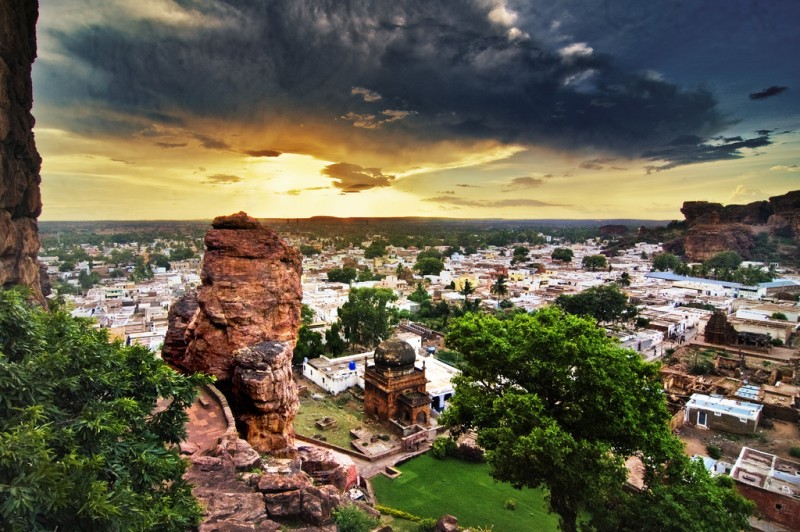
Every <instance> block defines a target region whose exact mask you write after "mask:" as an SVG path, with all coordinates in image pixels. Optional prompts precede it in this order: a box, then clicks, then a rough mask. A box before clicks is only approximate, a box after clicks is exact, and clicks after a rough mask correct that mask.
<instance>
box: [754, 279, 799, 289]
mask: <svg viewBox="0 0 800 532" xmlns="http://www.w3.org/2000/svg"><path fill="white" fill-rule="evenodd" d="M798 285H800V283H798V282H797V281H792V280H791V279H775V280H774V281H770V282H768V283H758V286H760V287H762V288H781V287H783V286H798Z"/></svg>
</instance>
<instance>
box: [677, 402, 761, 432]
mask: <svg viewBox="0 0 800 532" xmlns="http://www.w3.org/2000/svg"><path fill="white" fill-rule="evenodd" d="M762 408H763V406H762V405H759V404H755V403H749V402H747V401H737V400H735V399H727V398H725V397H722V396H721V395H704V394H700V393H695V394H692V396H691V398H690V399H689V402H688V403H686V410H685V412H684V418H683V419H684V422H686V423H693V424H695V425H697V426H698V427H703V428H707V429H713V430H721V431H725V432H734V433H736V434H753V433H755V431H756V429H757V428H758V420H759V418H760V417H761V410H762Z"/></svg>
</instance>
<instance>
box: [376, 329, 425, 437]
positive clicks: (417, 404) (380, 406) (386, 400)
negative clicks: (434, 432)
mask: <svg viewBox="0 0 800 532" xmlns="http://www.w3.org/2000/svg"><path fill="white" fill-rule="evenodd" d="M416 359H417V353H416V352H415V350H414V348H413V347H411V345H409V344H408V342H405V341H403V340H400V339H399V338H390V339H388V340H385V341H383V342H381V344H380V345H379V346H378V347H377V349H375V356H374V364H373V365H372V366H367V368H366V369H365V371H364V411H365V412H366V414H367V415H371V416H374V417H376V418H378V419H379V420H381V421H384V422H392V421H394V422H397V423H399V424H400V425H402V426H410V425H420V426H422V427H427V426H429V425H430V417H431V396H430V395H428V393H427V392H426V391H425V385H426V384H427V382H428V380H427V378H426V377H425V365H424V363H423V366H422V368H417V367H416V366H415V364H414V363H415V361H416Z"/></svg>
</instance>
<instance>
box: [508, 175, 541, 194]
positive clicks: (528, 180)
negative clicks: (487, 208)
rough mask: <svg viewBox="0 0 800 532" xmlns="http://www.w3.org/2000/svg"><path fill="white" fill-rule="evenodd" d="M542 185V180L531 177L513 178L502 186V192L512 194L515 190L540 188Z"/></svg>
mask: <svg viewBox="0 0 800 532" xmlns="http://www.w3.org/2000/svg"><path fill="white" fill-rule="evenodd" d="M543 184H544V179H540V178H538V177H531V176H523V177H515V178H514V179H512V180H511V181H509V182H508V183H506V184H505V185H503V188H502V191H503V192H514V191H517V190H526V189H529V188H536V187H540V186H542V185H543Z"/></svg>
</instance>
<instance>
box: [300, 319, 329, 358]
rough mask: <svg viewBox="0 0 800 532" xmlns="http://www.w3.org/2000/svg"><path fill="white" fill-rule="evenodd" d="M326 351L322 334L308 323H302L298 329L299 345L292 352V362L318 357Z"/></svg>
mask: <svg viewBox="0 0 800 532" xmlns="http://www.w3.org/2000/svg"><path fill="white" fill-rule="evenodd" d="M324 352H325V346H323V345H322V335H321V334H320V333H318V332H317V331H314V330H312V329H311V328H310V327H309V326H308V325H301V326H300V330H298V331H297V345H295V347H294V351H293V352H292V364H302V363H303V359H304V358H308V359H309V360H310V359H312V358H317V357H319V356H321V355H322V354H323V353H324Z"/></svg>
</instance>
